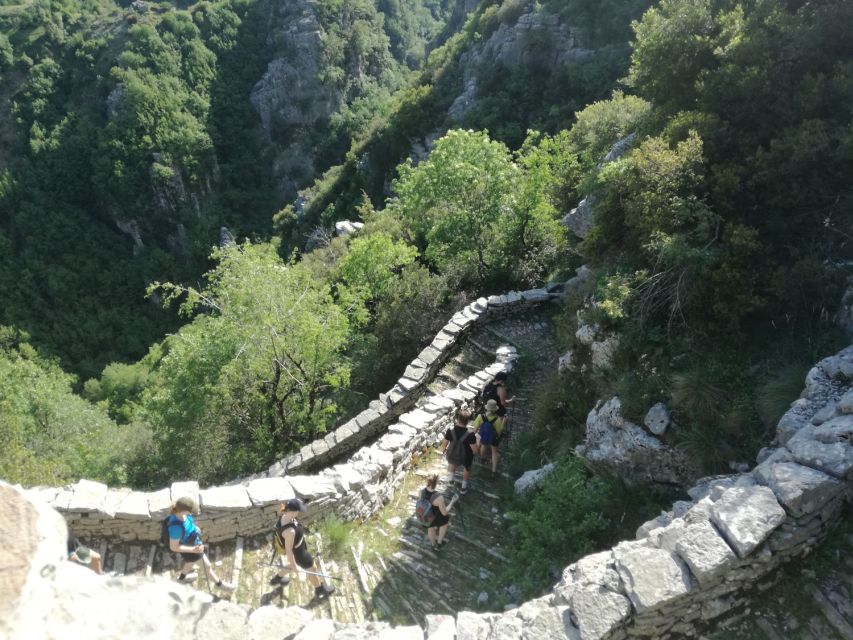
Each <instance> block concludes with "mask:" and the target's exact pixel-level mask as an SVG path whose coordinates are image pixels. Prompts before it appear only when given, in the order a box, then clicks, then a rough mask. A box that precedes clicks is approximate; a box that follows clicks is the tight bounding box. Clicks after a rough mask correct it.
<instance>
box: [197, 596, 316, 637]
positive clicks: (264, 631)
mask: <svg viewBox="0 0 853 640" xmlns="http://www.w3.org/2000/svg"><path fill="white" fill-rule="evenodd" d="M313 617H314V616H312V615H311V612H310V611H306V610H305V609H302V608H300V607H286V608H284V609H282V608H280V607H277V606H270V605H267V606H264V607H259V608H257V609H255V610H254V611H252V613H250V614H249V624H248V633H249V640H281V637H282V635H281V634H282V629H287V633H288V635H296V634H297V633H299V632H300V631H302V629H303V628H304V627H305V625H306V624H308V623H309V622H310V621H311V620H312V619H313ZM211 637H216V634H214V635H213V636H211Z"/></svg>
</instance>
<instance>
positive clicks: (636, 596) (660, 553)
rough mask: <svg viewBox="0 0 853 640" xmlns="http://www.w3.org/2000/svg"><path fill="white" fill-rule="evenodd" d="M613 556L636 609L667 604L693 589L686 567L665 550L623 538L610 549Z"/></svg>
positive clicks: (647, 608) (640, 609)
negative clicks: (632, 543) (625, 540)
mask: <svg viewBox="0 0 853 640" xmlns="http://www.w3.org/2000/svg"><path fill="white" fill-rule="evenodd" d="M613 556H614V558H615V561H616V570H617V571H618V572H619V576H620V577H621V578H622V581H623V583H624V584H625V591H626V593H627V595H628V598H630V600H631V602H632V603H633V605H634V608H635V609H636V610H637V612H638V613H643V612H644V611H648V610H654V609H657V608H660V607H662V606H665V605H668V604H671V603H672V602H673V601H674V600H676V599H677V598H680V597H682V596H684V595H686V594H688V593H690V592H691V591H692V590H693V586H692V584H691V581H690V573H689V572H688V570H687V567H686V566H684V564H683V563H682V562H681V560H680V559H678V558H676V557H675V556H674V555H673V554H671V553H669V552H667V551H664V550H662V549H656V548H653V547H648V546H642V545H639V544H634V545H631V544H630V543H624V542H623V543H620V544H619V545H617V546H616V547H615V548H614V549H613Z"/></svg>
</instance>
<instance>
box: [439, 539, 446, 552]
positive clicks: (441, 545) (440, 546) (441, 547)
mask: <svg viewBox="0 0 853 640" xmlns="http://www.w3.org/2000/svg"><path fill="white" fill-rule="evenodd" d="M446 544H447V539H446V538H445V539H444V540H442V541H441V542H439V543H438V548H439V549H444V545H446Z"/></svg>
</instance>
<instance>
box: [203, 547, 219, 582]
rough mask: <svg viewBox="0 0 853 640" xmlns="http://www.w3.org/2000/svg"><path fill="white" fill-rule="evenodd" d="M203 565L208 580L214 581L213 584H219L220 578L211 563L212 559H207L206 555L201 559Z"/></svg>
mask: <svg viewBox="0 0 853 640" xmlns="http://www.w3.org/2000/svg"><path fill="white" fill-rule="evenodd" d="M201 564H202V566H203V567H204V572H205V574H206V575H207V577H208V579H210V580H212V581H213V584H217V583H218V582H219V576H217V575H216V572H215V571H214V570H213V563H211V562H210V558H208V557H207V554H206V553H205V554H204V555H203V556H202V557H201Z"/></svg>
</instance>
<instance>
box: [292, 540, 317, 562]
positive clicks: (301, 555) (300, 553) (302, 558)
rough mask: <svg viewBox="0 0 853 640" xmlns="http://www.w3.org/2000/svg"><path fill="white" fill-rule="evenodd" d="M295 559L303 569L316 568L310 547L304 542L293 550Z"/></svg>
mask: <svg viewBox="0 0 853 640" xmlns="http://www.w3.org/2000/svg"><path fill="white" fill-rule="evenodd" d="M293 558H294V559H295V560H296V564H298V565H299V566H300V567H302V568H303V569H310V568H311V567H313V566H314V558H313V557H312V556H311V553H310V552H309V551H308V545H307V544H305V543H304V542H303V543H302V544H301V545H299V546H298V547H296V548H295V549H294V550H293Z"/></svg>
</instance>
